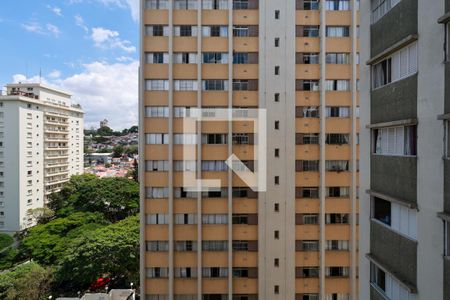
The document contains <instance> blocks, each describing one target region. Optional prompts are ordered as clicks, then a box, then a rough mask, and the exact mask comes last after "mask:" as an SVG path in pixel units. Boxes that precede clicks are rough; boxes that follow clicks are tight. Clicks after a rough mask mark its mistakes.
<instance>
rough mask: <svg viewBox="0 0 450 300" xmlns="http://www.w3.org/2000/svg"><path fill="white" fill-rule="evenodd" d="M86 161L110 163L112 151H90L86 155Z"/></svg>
mask: <svg viewBox="0 0 450 300" xmlns="http://www.w3.org/2000/svg"><path fill="white" fill-rule="evenodd" d="M85 159H86V161H88V162H89V161H91V162H94V161H96V162H97V163H101V164H110V163H111V162H112V153H91V154H88V155H86V158H85Z"/></svg>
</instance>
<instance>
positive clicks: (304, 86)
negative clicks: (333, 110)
mask: <svg viewBox="0 0 450 300" xmlns="http://www.w3.org/2000/svg"><path fill="white" fill-rule="evenodd" d="M295 89H296V90H297V91H319V80H296V81H295Z"/></svg>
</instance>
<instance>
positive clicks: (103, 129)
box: [97, 126, 113, 136]
mask: <svg viewBox="0 0 450 300" xmlns="http://www.w3.org/2000/svg"><path fill="white" fill-rule="evenodd" d="M97 134H98V135H100V136H111V135H112V134H113V130H112V129H111V128H109V127H108V126H102V127H100V128H99V129H97Z"/></svg>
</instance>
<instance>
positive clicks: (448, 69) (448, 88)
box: [444, 62, 450, 114]
mask: <svg viewBox="0 0 450 300" xmlns="http://www.w3.org/2000/svg"><path fill="white" fill-rule="evenodd" d="M444 105H445V113H446V114H449V113H450V62H447V63H445V104H444Z"/></svg>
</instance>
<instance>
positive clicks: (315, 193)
mask: <svg viewBox="0 0 450 300" xmlns="http://www.w3.org/2000/svg"><path fill="white" fill-rule="evenodd" d="M295 194H296V195H295V197H296V198H319V188H318V187H304V188H299V187H297V188H295Z"/></svg>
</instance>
